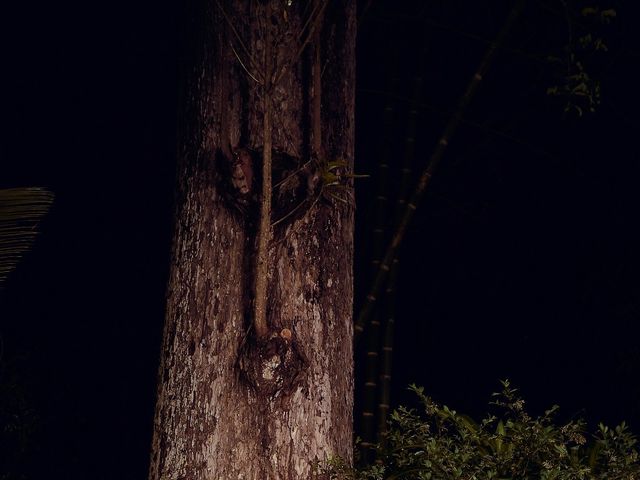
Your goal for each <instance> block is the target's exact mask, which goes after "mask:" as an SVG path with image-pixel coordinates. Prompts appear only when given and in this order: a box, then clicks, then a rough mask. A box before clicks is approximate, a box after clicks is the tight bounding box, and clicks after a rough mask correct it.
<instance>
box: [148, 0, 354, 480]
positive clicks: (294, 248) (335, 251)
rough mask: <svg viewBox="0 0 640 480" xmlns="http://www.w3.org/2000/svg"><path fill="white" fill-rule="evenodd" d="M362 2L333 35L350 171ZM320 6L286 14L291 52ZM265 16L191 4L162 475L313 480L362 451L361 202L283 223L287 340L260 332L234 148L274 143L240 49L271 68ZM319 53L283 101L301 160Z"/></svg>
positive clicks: (277, 272) (328, 109) (237, 7)
mask: <svg viewBox="0 0 640 480" xmlns="http://www.w3.org/2000/svg"><path fill="white" fill-rule="evenodd" d="M354 4H355V2H352V1H341V0H338V1H337V2H331V4H330V5H329V7H327V9H326V11H325V13H324V21H323V25H322V34H321V38H322V52H323V59H322V60H323V76H322V92H323V96H322V135H323V139H322V144H323V148H324V151H325V152H326V154H327V156H328V157H329V158H331V159H337V158H340V159H343V160H345V161H346V162H348V163H349V164H350V165H351V164H352V160H353V151H354V144H353V142H354V138H353V137H354V123H353V122H354V88H355V25H356V22H355V5H354ZM305 5H306V2H293V3H292V5H291V6H289V7H287V2H284V1H278V2H275V1H274V2H272V3H271V6H270V8H272V9H273V11H274V12H275V14H276V15H282V16H283V17H278V20H277V22H280V24H281V25H282V24H283V23H282V21H281V18H285V17H284V16H286V23H285V25H288V26H289V28H290V31H289V32H287V31H284V32H283V34H282V35H281V36H278V37H277V38H279V42H281V43H279V45H280V47H281V51H282V52H287V51H289V50H291V49H294V47H295V45H296V44H297V43H299V39H298V32H299V31H300V29H301V28H302V27H303V25H304V18H305V17H304V15H305V10H304V8H305ZM264 8H265V5H264V2H259V1H257V0H255V1H246V2H238V1H230V2H226V3H225V2H220V4H218V2H217V1H216V0H197V1H195V2H191V4H190V6H189V13H188V19H189V25H188V32H189V37H188V38H189V41H188V42H187V43H186V47H185V58H184V71H183V74H182V78H183V92H184V94H183V99H182V105H183V109H182V112H181V122H180V124H181V131H180V132H179V142H180V143H179V146H180V149H179V152H180V153H179V159H178V164H179V165H178V183H179V184H178V187H177V195H176V212H175V215H176V220H175V232H174V244H173V251H172V260H171V261H172V265H171V271H170V278H169V286H168V294H167V312H166V320H165V330H164V339H163V348H162V354H161V365H160V370H159V379H158V398H157V406H156V414H155V424H154V436H153V442H152V452H151V465H150V473H149V478H150V479H151V480H158V479H176V480H177V479H188V480H195V479H207V480H208V479H211V480H221V479H222V480H224V479H255V480H258V479H259V480H267V479H274V480H275V479H279V480H287V479H305V480H306V479H309V478H313V475H312V465H313V462H314V461H316V460H320V461H322V460H325V459H326V458H327V457H329V456H332V455H340V456H342V457H343V458H347V459H349V458H350V456H351V451H352V391H353V388H352V387H353V385H352V383H353V373H352V363H353V358H352V356H353V355H352V339H353V331H352V295H353V293H352V280H353V274H352V252H353V207H352V206H347V205H343V204H342V203H341V202H335V201H333V202H330V201H326V200H324V199H320V198H319V196H318V199H317V201H313V202H311V201H307V202H306V204H305V205H306V206H305V207H304V208H301V209H299V211H297V212H296V214H295V215H291V217H289V218H288V219H287V220H286V221H283V222H281V223H279V224H278V226H277V227H276V228H275V229H274V238H273V240H272V242H271V245H270V247H269V256H268V260H269V267H268V271H269V274H268V305H267V311H268V315H267V320H268V324H269V329H270V332H272V336H271V337H272V338H270V339H269V341H268V342H261V341H260V340H256V339H255V336H254V335H253V332H252V330H251V328H250V325H251V318H250V316H251V311H252V310H251V308H250V307H251V301H252V298H251V297H252V291H251V289H252V285H253V278H252V272H253V270H254V266H255V263H254V256H255V223H256V219H255V211H257V209H258V208H259V207H258V205H257V204H256V203H255V202H254V200H252V199H251V198H249V199H248V200H247V199H246V198H244V197H250V195H244V197H243V198H242V199H241V200H242V201H241V202H240V203H241V205H240V206H241V208H239V209H235V208H234V206H233V201H234V200H233V198H231V199H229V197H230V196H231V197H233V193H231V194H229V192H228V191H226V190H227V189H228V188H229V185H230V184H231V183H232V182H231V181H230V179H229V178H228V177H229V176H231V175H233V173H234V170H233V167H231V166H229V157H230V156H231V153H230V151H229V150H230V149H229V148H228V145H229V144H230V145H232V146H234V147H237V146H241V147H246V148H249V149H255V150H256V151H259V150H260V149H261V148H262V145H263V144H264V139H263V138H262V134H263V133H262V132H263V128H262V110H261V109H262V104H263V102H261V101H260V100H261V99H260V95H262V94H263V93H262V92H261V90H260V85H259V84H258V83H257V82H255V81H254V80H252V79H251V78H250V75H249V74H248V73H247V72H246V70H245V67H246V69H247V70H249V71H250V72H251V73H252V74H255V70H259V68H258V67H259V65H258V66H257V67H256V66H251V65H249V64H245V66H244V67H243V66H242V65H241V63H240V61H238V58H237V56H236V54H235V53H234V51H233V50H234V49H235V50H236V52H237V53H238V55H239V56H240V58H241V59H242V58H243V53H242V50H241V49H242V48H243V47H242V45H241V44H240V41H239V40H240V39H242V41H243V43H244V44H245V46H246V48H247V49H248V50H249V51H251V52H252V53H253V56H254V58H256V59H259V58H260V57H261V52H262V50H261V49H263V48H264V47H263V46H261V45H263V43H261V42H263V38H262V34H263V33H264V31H265V30H264V29H265V28H268V26H267V27H265V25H266V24H265V23H264V22H262V21H261V20H260V18H263V19H264V17H261V15H262V12H263V9H264ZM223 12H224V13H223ZM225 16H226V18H225ZM232 47H233V48H232ZM283 55H284V53H283ZM312 58H313V57H312V55H311V54H308V53H306V51H305V53H303V54H302V55H301V57H300V58H299V59H298V60H297V61H295V62H294V63H292V64H291V65H290V67H289V68H287V69H286V71H285V73H284V75H283V76H282V79H281V80H280V81H279V83H278V84H277V85H276V87H275V90H274V92H273V94H272V100H273V102H272V107H273V119H274V120H273V144H274V148H275V149H278V150H281V151H284V152H286V153H287V154H288V156H290V157H291V158H296V159H300V162H301V164H302V163H303V162H304V161H305V160H306V159H305V156H307V157H308V156H309V155H310V147H309V145H311V144H312V140H313V139H312V138H310V137H311V136H312V130H313V129H312V128H311V123H312V112H311V111H310V110H312V107H311V106H310V105H311V104H312V98H313V92H312V85H313V81H312V78H311V73H310V72H312V70H313V69H312V67H311V65H310V62H311V60H312ZM245 60H246V58H245ZM243 63H245V62H243ZM257 158H259V157H257ZM254 167H256V165H254ZM258 167H259V165H258ZM238 168H240V167H238ZM242 168H243V169H244V168H245V165H243V166H242ZM307 170H308V172H307V174H313V173H314V172H312V171H311V170H312V168H310V167H307ZM253 174H254V177H255V176H256V175H257V176H259V174H258V173H257V172H255V171H254V172H253ZM276 180H277V178H276ZM253 183H254V184H259V183H258V182H253ZM318 188H319V187H316V188H315V190H314V193H312V195H315V194H316V193H315V192H318ZM257 195H258V196H259V192H257ZM310 195H311V194H310ZM276 196H277V192H275V193H274V199H275V198H276ZM274 202H276V200H274ZM276 203H277V202H276ZM277 214H278V213H277V212H276V213H274V215H277Z"/></svg>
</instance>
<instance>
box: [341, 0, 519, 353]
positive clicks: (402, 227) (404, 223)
mask: <svg viewBox="0 0 640 480" xmlns="http://www.w3.org/2000/svg"><path fill="white" fill-rule="evenodd" d="M524 3H525V1H524V0H518V1H517V2H516V4H515V5H514V6H513V8H512V9H511V12H510V13H509V16H508V17H507V20H506V21H505V24H504V26H503V27H502V30H501V31H500V33H499V34H498V36H497V37H496V39H495V40H494V41H493V42H492V43H491V45H490V46H489V48H488V49H487V52H486V53H485V55H484V58H483V59H482V61H481V62H480V65H479V67H478V69H477V70H476V72H475V73H474V74H473V76H472V77H471V80H470V81H469V84H468V85H467V88H466V90H465V92H464V94H463V95H462V97H461V98H460V100H459V102H458V106H457V108H456V110H455V112H454V114H453V117H451V119H450V120H449V122H448V124H447V126H446V127H445V130H444V133H443V134H442V136H441V137H440V140H439V141H438V144H437V145H436V148H435V149H434V151H433V153H432V155H431V157H430V159H429V162H428V163H427V166H426V167H425V168H424V170H423V171H422V174H421V175H420V179H419V181H418V184H417V186H416V187H415V189H414V191H413V194H412V195H411V197H410V199H409V202H408V203H407V205H406V208H405V210H404V214H403V216H402V220H401V222H400V224H399V225H398V227H397V229H396V231H395V233H394V235H393V237H392V239H391V241H390V243H389V245H388V246H387V249H386V252H385V255H384V258H383V259H382V262H381V263H380V267H379V269H378V272H377V274H376V276H375V278H374V280H373V284H372V286H371V288H370V290H369V294H368V295H367V297H366V298H365V300H364V305H363V306H362V308H361V309H360V312H359V314H358V318H357V320H356V324H355V327H354V339H355V342H356V343H357V342H358V341H359V339H360V337H361V336H362V332H364V330H365V327H366V325H367V322H368V321H369V318H370V317H371V313H372V312H373V308H374V306H375V304H376V301H377V298H378V296H379V295H380V292H381V291H382V288H383V287H384V285H385V280H386V278H387V275H388V273H389V270H390V268H391V264H392V262H393V259H394V258H395V257H396V253H397V251H398V247H399V245H400V243H401V242H402V240H403V238H404V235H405V233H406V230H407V227H408V226H409V224H410V223H411V220H412V219H413V215H414V213H415V210H416V208H417V207H418V204H419V203H420V199H421V198H422V196H423V194H424V192H425V190H426V188H427V186H428V185H429V183H430V181H431V178H432V177H433V174H434V172H435V170H436V169H437V167H438V165H439V164H440V162H441V160H442V157H443V155H444V153H445V151H446V149H447V146H448V145H449V142H450V141H451V139H452V138H453V135H454V134H455V133H456V131H457V130H458V128H459V127H460V124H461V122H462V116H463V113H464V112H465V110H466V108H467V106H468V105H469V102H470V101H471V99H472V98H473V96H474V95H475V93H476V91H477V89H478V86H479V85H480V82H481V80H482V78H483V76H484V75H485V73H486V71H487V70H488V68H489V66H490V65H491V61H492V60H493V58H494V57H495V53H496V50H497V49H498V47H499V46H500V45H501V44H502V43H503V42H504V39H505V38H506V36H507V34H508V33H509V31H510V30H511V28H512V27H513V25H514V24H515V22H516V20H517V19H518V17H519V16H520V13H521V12H522V9H523V7H524Z"/></svg>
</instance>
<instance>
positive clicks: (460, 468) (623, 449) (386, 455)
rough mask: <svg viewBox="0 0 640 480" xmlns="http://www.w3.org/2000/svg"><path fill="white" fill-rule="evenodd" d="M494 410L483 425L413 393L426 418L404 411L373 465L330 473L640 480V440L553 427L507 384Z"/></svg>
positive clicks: (373, 479) (339, 478) (351, 478)
mask: <svg viewBox="0 0 640 480" xmlns="http://www.w3.org/2000/svg"><path fill="white" fill-rule="evenodd" d="M502 386H503V388H502V391H501V392H500V393H495V394H493V401H492V402H491V403H490V404H491V405H492V406H493V407H494V409H496V410H497V412H496V415H488V416H487V417H485V418H484V419H483V420H482V421H481V422H480V423H476V422H475V421H474V420H472V419H471V418H470V417H468V416H466V415H462V414H460V413H457V412H456V411H454V410H451V409H450V408H448V407H447V406H440V405H438V404H437V403H435V402H434V401H433V400H432V399H430V398H429V397H427V396H426V395H425V394H424V391H423V389H422V388H420V387H416V386H415V385H412V386H411V387H410V389H411V390H412V391H413V392H415V393H416V395H417V396H418V398H419V400H420V402H421V404H422V406H423V412H422V413H421V414H419V413H417V412H416V411H415V410H412V409H407V408H404V407H400V408H399V409H397V410H396V411H395V412H394V413H393V414H392V416H391V422H390V426H389V431H388V433H387V436H386V442H385V445H384V447H382V446H379V447H378V460H377V462H376V463H375V464H374V465H370V466H366V467H363V468H360V469H355V468H352V467H350V466H349V465H346V464H345V463H344V462H342V461H341V460H339V459H337V460H336V459H334V460H332V461H330V462H328V464H327V465H326V466H325V468H324V475H325V476H326V478H329V479H332V480H392V479H412V480H413V479H420V480H449V479H460V480H516V479H517V480H529V479H531V480H533V479H536V480H537V479H540V480H639V479H640V462H639V457H638V451H637V449H636V439H635V437H634V436H633V435H632V434H631V433H630V432H629V430H628V429H627V427H626V425H625V424H624V423H623V424H621V425H619V426H618V427H616V428H613V429H611V428H608V427H606V426H604V425H602V424H600V425H599V426H598V430H597V432H596V433H595V434H594V435H587V434H586V433H585V429H586V426H585V422H584V421H582V420H573V421H571V422H569V423H566V424H563V425H556V424H555V423H554V416H555V413H556V411H557V410H558V407H557V406H553V407H551V408H550V409H548V410H547V411H545V412H544V414H543V415H541V416H538V417H532V416H530V415H529V414H528V413H527V412H526V410H525V408H524V400H522V398H520V397H519V396H518V394H517V391H516V389H514V388H511V385H510V384H509V382H508V381H506V380H505V381H503V382H502Z"/></svg>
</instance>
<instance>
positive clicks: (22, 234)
mask: <svg viewBox="0 0 640 480" xmlns="http://www.w3.org/2000/svg"><path fill="white" fill-rule="evenodd" d="M53 197H54V195H53V193H51V192H49V191H48V190H45V189H44V188H39V187H27V188H7V189H3V190H0V288H2V287H3V286H4V282H5V280H6V279H7V276H8V275H9V273H11V271H12V270H13V269H14V268H15V267H16V265H17V264H18V262H19V261H20V259H21V258H22V255H24V253H25V252H26V251H27V250H29V248H30V247H31V245H33V242H34V240H35V238H36V235H37V234H38V231H37V226H38V223H39V222H40V220H41V219H42V217H44V216H45V215H46V213H47V212H48V211H49V207H50V206H51V203H52V202H53Z"/></svg>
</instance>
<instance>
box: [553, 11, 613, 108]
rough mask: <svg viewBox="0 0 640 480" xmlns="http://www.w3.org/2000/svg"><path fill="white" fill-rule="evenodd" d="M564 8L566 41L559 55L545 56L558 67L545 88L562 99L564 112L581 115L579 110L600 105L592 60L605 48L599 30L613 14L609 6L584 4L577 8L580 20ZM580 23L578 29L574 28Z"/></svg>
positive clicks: (607, 23)
mask: <svg viewBox="0 0 640 480" xmlns="http://www.w3.org/2000/svg"><path fill="white" fill-rule="evenodd" d="M563 4H564V5H565V9H566V17H567V25H568V26H567V29H568V33H569V39H568V43H567V45H566V46H565V53H564V55H563V58H560V57H557V56H549V57H548V60H549V61H550V62H551V63H552V64H555V65H557V66H559V67H560V68H561V69H562V72H563V73H561V74H560V75H559V78H558V79H557V83H556V84H555V85H551V86H550V87H548V88H547V95H550V96H555V97H560V98H562V99H564V101H565V107H564V111H565V112H573V113H575V114H577V115H578V116H582V114H583V112H585V111H589V112H595V110H596V108H597V107H598V106H599V105H600V81H599V80H597V79H596V78H594V76H593V73H590V72H592V70H593V66H592V64H593V62H594V60H595V58H596V57H597V56H598V54H600V53H604V52H607V51H608V50H609V49H608V47H607V44H606V43H605V39H604V33H603V32H602V30H603V29H604V28H605V27H606V26H607V25H609V24H610V23H611V21H612V20H613V19H614V18H615V17H616V11H615V10H613V9H604V10H601V9H600V8H598V7H585V8H583V9H582V10H581V12H580V17H581V18H580V21H579V22H576V21H575V20H573V19H572V18H571V15H570V13H569V11H568V7H567V3H566V2H563ZM578 27H581V30H582V31H581V32H578Z"/></svg>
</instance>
